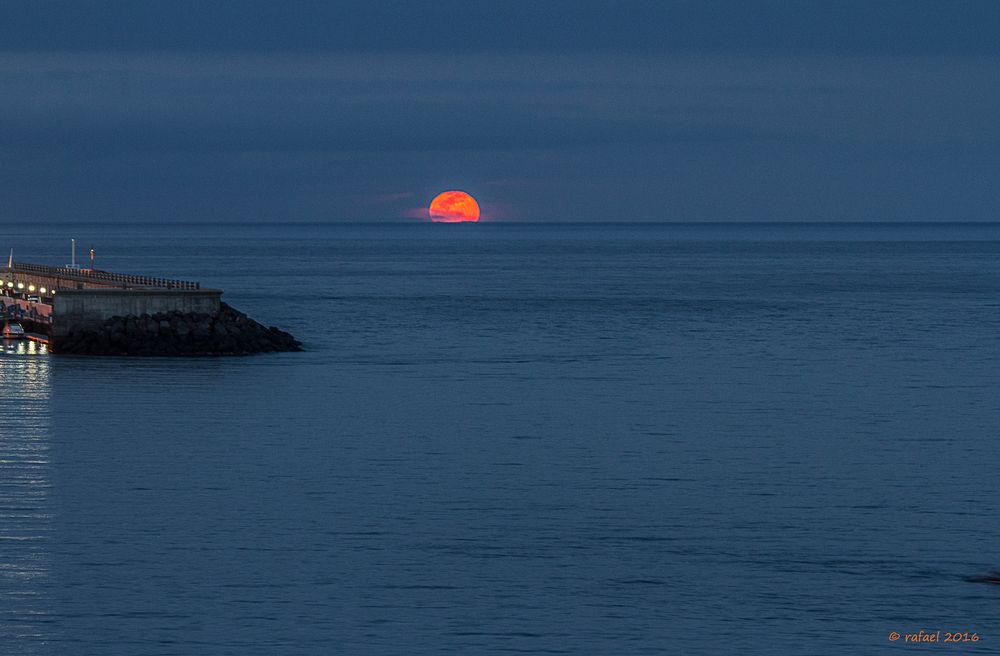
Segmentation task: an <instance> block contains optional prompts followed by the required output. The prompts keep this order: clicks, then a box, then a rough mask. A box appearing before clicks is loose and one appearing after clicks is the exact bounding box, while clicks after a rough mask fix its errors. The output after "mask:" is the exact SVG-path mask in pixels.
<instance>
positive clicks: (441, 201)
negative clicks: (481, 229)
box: [429, 191, 479, 223]
mask: <svg viewBox="0 0 1000 656" xmlns="http://www.w3.org/2000/svg"><path fill="white" fill-rule="evenodd" d="M429 212H430V216H431V221H434V222H436V223H462V222H464V221H478V220H479V203H477V202H476V199H475V198H473V197H472V196H470V195H469V194H467V193H465V192H464V191H446V192H444V193H442V194H438V195H437V196H436V197H435V198H434V200H432V201H431V207H430V210H429Z"/></svg>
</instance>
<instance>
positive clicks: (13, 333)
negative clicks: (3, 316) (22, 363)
mask: <svg viewBox="0 0 1000 656" xmlns="http://www.w3.org/2000/svg"><path fill="white" fill-rule="evenodd" d="M3 338H4V339H24V328H22V327H21V324H19V323H13V322H11V321H5V322H4V324H3Z"/></svg>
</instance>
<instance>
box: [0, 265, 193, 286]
mask: <svg viewBox="0 0 1000 656" xmlns="http://www.w3.org/2000/svg"><path fill="white" fill-rule="evenodd" d="M13 271H21V272H23V273H34V274H37V275H43V276H52V277H56V278H70V279H73V280H94V281H100V282H111V283H120V284H122V285H132V286H135V287H159V288H162V289H201V284H200V283H197V282H190V281H187V280H171V279H169V278H152V277H150V276H135V275H132V274H129V273H111V272H110V271H100V270H98V269H67V268H65V267H53V266H46V265H44V264H27V263H24V262H15V263H14V267H13Z"/></svg>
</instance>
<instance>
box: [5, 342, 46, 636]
mask: <svg viewBox="0 0 1000 656" xmlns="http://www.w3.org/2000/svg"><path fill="white" fill-rule="evenodd" d="M0 344H2V350H0V644H3V645H4V646H5V649H6V653H11V654H15V653H16V654H35V653H40V651H39V650H41V649H43V648H44V646H45V645H46V644H47V643H48V642H49V641H50V640H51V636H49V635H48V631H49V629H48V626H49V623H50V621H51V618H50V617H49V608H50V603H49V602H48V600H47V599H46V596H47V592H46V591H47V590H48V586H47V579H48V577H49V572H50V553H49V552H50V545H49V542H50V535H51V530H52V527H51V520H52V515H51V510H50V501H49V492H50V489H51V485H52V483H51V475H50V469H51V467H50V457H49V443H50V440H51V416H50V407H49V406H50V400H51V398H50V396H51V386H50V366H51V361H50V358H49V357H48V354H47V350H46V347H45V346H44V345H41V344H36V343H34V342H28V341H9V340H3V341H0Z"/></svg>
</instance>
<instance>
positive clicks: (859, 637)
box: [0, 224, 1000, 656]
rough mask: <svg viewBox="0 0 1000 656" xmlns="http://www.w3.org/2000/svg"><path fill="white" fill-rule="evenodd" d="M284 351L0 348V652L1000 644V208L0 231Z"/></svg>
mask: <svg viewBox="0 0 1000 656" xmlns="http://www.w3.org/2000/svg"><path fill="white" fill-rule="evenodd" d="M70 237H75V238H76V239H77V241H78V244H79V246H80V249H81V251H84V252H85V251H86V250H89V249H90V248H91V247H93V248H94V249H96V252H97V265H98V266H99V267H100V268H105V269H110V270H116V271H125V272H137V273H146V274H150V275H161V276H170V277H177V278H183V279H193V280H199V281H201V282H202V283H203V284H204V285H208V286H218V287H221V288H224V289H225V290H226V295H225V298H226V299H227V300H228V301H229V302H230V303H231V304H232V305H234V306H236V307H238V308H240V309H242V310H244V311H246V312H248V313H249V314H250V315H252V316H254V317H255V318H257V319H259V320H261V321H262V322H265V323H268V324H277V325H279V326H281V327H283V328H285V329H288V330H289V331H291V332H292V333H294V334H295V335H296V336H298V337H299V338H300V339H302V341H304V342H305V344H306V346H307V349H308V350H307V352H305V353H300V354H282V355H270V356H259V357H252V358H233V359H177V360H172V359H117V358H106V359H86V358H72V357H54V356H50V355H47V354H44V353H40V352H37V351H29V350H28V349H27V348H25V347H23V346H16V345H13V344H11V343H7V344H6V345H5V346H4V348H3V352H2V354H0V653H2V654H14V655H35V654H39V655H59V656H61V655H74V656H77V655H95V656H98V655H99V656H109V655H110V656H118V655H121V656H135V655H146V654H155V655H161V654H162V655H166V654H183V655H188V654H198V655H212V656H214V655H223V654H225V655H229V654H232V655H234V656H235V655H241V656H242V655H261V656H271V655H285V654H400V655H404V654H405V655H411V654H447V653H452V654H494V653H496V654H499V653H510V652H522V653H567V654H742V655H746V654H761V655H764V654H767V655H772V654H796V655H798V654H874V653H907V654H913V653H917V651H916V649H915V648H914V647H913V646H912V645H904V644H903V643H902V642H899V643H892V642H890V641H889V638H888V635H889V633H890V632H892V631H898V632H901V633H906V632H915V631H918V630H920V629H925V630H930V631H936V630H938V629H941V630H944V631H969V632H970V633H971V632H976V633H978V634H979V635H980V636H981V640H980V641H979V642H978V643H975V644H971V643H970V644H966V645H962V646H952V645H936V646H934V647H935V648H934V652H935V653H937V652H938V651H940V652H941V653H949V654H958V653H963V654H965V653H968V654H986V653H991V654H997V653H1000V586H988V585H982V584H973V583H968V582H965V581H964V580H963V578H964V577H965V576H968V575H975V574H982V573H985V572H988V571H989V570H991V569H994V568H1000V519H998V518H1000V485H998V482H997V481H998V479H997V463H998V462H1000V440H998V432H1000V394H998V383H1000V226H989V225H957V226H956V225H952V226H943V225H872V226H833V225H751V226H737V225H712V226H692V225H627V226H609V225H566V226H558V225H511V224H508V225H499V224H494V225H489V224H483V225H450V226H443V225H425V224H417V225H381V226H358V225H339V226H336V225H331V226H322V225H179V226H167V227H164V226H114V225H75V226H69V225H48V226H45V225H43V226H37V225H33V226H13V227H12V226H10V225H8V226H5V228H4V232H3V239H2V240H0V242H2V243H0V252H3V254H4V256H6V254H7V249H9V248H10V247H14V249H15V258H20V259H22V260H24V261H40V262H43V263H51V264H62V263H64V262H65V261H66V260H67V258H68V245H69V238H70Z"/></svg>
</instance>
